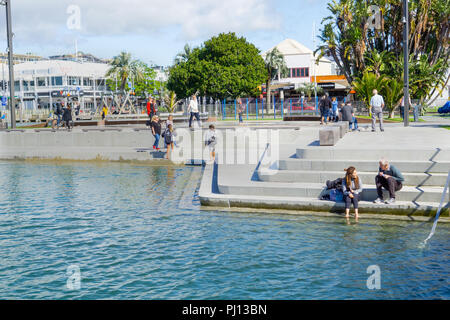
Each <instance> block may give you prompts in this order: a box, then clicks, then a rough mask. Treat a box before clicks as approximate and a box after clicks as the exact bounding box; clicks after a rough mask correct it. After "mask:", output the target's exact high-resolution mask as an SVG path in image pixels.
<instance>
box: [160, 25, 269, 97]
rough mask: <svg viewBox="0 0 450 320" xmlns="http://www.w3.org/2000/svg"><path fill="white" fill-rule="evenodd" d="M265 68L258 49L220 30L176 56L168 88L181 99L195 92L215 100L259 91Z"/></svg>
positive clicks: (265, 75) (243, 39)
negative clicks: (183, 53) (184, 57)
mask: <svg viewBox="0 0 450 320" xmlns="http://www.w3.org/2000/svg"><path fill="white" fill-rule="evenodd" d="M266 78H267V71H266V69H265V65H264V60H263V59H262V58H261V56H260V55H259V50H258V49H257V48H256V47H255V46H254V45H253V44H251V43H248V42H247V41H246V39H245V38H243V37H241V38H238V37H237V36H236V35H235V34H234V33H221V34H219V35H218V36H216V37H213V38H211V39H209V40H208V41H206V42H205V43H204V44H203V45H202V46H201V47H199V48H194V49H192V50H191V51H190V52H189V55H188V57H187V58H186V59H178V60H177V63H176V64H175V65H174V66H172V67H171V68H170V71H169V79H168V82H167V88H168V89H169V90H171V91H174V92H175V94H176V95H177V97H178V98H180V99H183V98H186V97H189V96H190V95H192V94H194V93H198V94H200V95H202V96H210V97H213V98H215V99H224V98H227V97H231V98H236V97H239V96H242V95H257V94H260V92H259V90H258V86H260V85H261V84H262V83H264V82H265V81H266Z"/></svg>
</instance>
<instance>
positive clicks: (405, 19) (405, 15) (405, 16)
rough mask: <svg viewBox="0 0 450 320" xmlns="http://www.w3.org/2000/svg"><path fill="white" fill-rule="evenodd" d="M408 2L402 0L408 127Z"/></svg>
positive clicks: (405, 101) (405, 118)
mask: <svg viewBox="0 0 450 320" xmlns="http://www.w3.org/2000/svg"><path fill="white" fill-rule="evenodd" d="M408 11H409V10H408V0H403V104H404V111H403V112H404V126H405V127H407V126H409V66H408V63H409V48H408V35H409V15H408Z"/></svg>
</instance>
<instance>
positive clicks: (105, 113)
mask: <svg viewBox="0 0 450 320" xmlns="http://www.w3.org/2000/svg"><path fill="white" fill-rule="evenodd" d="M107 115H108V108H107V107H106V105H103V108H102V120H105V118H106V116H107Z"/></svg>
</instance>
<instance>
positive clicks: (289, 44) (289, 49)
mask: <svg viewBox="0 0 450 320" xmlns="http://www.w3.org/2000/svg"><path fill="white" fill-rule="evenodd" d="M275 47H276V48H277V49H278V50H279V51H280V52H281V53H282V54H283V55H285V56H286V55H299V54H311V55H313V54H314V52H313V51H312V50H311V49H309V48H308V47H306V46H304V45H303V44H301V43H300V42H298V41H296V40H294V39H285V40H283V41H281V42H280V43H279V44H277V45H276V46H273V47H272V48H270V49H269V50H267V51H265V52H264V53H263V54H262V55H263V56H265V55H266V54H267V53H268V52H270V51H272V50H273V49H274V48H275ZM315 56H317V54H316V55H315ZM320 61H321V62H328V63H330V62H331V61H330V60H328V59H327V58H321V59H320Z"/></svg>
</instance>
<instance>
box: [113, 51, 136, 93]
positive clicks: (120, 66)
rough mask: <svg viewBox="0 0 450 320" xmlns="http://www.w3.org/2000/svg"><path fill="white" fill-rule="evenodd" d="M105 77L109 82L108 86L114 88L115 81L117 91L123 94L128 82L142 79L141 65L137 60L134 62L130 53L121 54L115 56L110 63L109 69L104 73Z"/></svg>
mask: <svg viewBox="0 0 450 320" xmlns="http://www.w3.org/2000/svg"><path fill="white" fill-rule="evenodd" d="M106 77H108V78H109V79H110V80H114V83H113V82H112V81H109V84H110V85H113V86H115V81H116V79H117V82H118V87H119V88H118V89H119V90H120V91H121V92H124V91H125V89H126V88H127V86H128V84H127V83H128V81H135V82H137V81H141V80H143V79H144V75H143V70H142V63H141V62H140V61H138V60H134V59H132V57H131V53H127V52H121V53H120V54H119V55H118V56H115V57H114V58H113V60H112V61H111V63H110V68H109V69H108V71H107V72H106Z"/></svg>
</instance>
